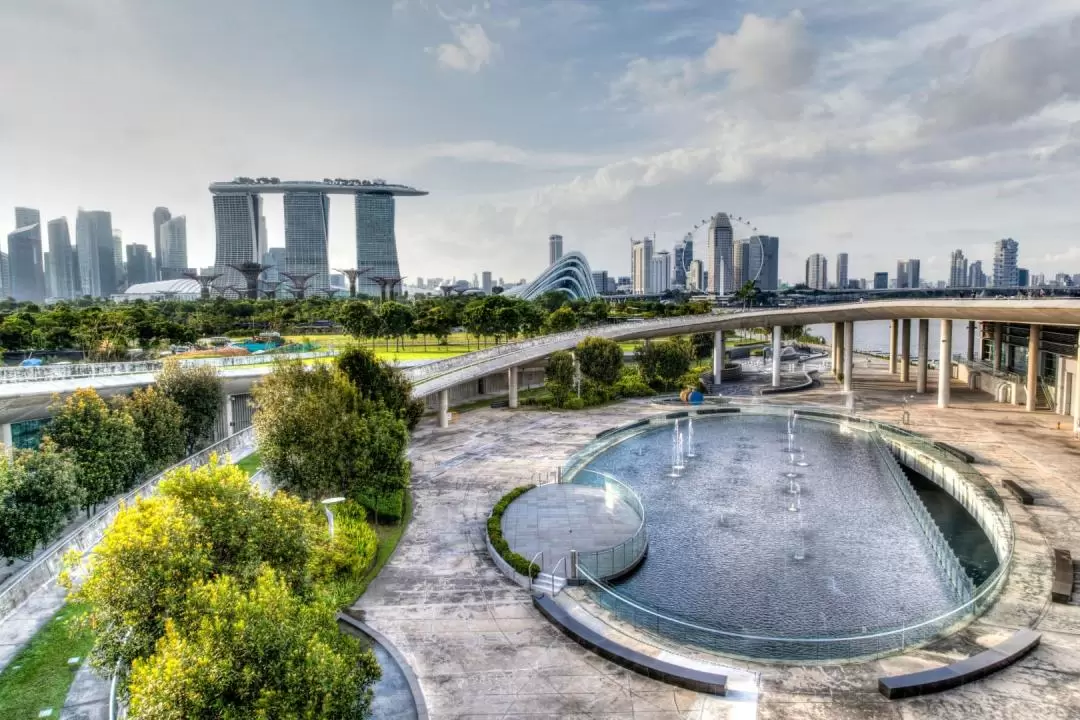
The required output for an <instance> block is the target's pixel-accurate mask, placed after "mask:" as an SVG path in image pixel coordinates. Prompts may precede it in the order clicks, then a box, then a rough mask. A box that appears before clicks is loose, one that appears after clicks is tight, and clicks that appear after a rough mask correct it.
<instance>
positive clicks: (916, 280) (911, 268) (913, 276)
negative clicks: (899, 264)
mask: <svg viewBox="0 0 1080 720" xmlns="http://www.w3.org/2000/svg"><path fill="white" fill-rule="evenodd" d="M921 265H922V261H921V260H919V259H918V258H911V259H910V260H908V261H907V271H908V287H910V288H919V287H922V276H921V273H920V271H919V267H920V266H921Z"/></svg>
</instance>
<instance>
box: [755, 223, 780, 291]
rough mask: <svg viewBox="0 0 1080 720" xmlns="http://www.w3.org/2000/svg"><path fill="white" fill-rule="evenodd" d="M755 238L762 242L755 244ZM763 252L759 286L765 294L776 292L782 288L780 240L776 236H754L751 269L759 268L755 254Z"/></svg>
mask: <svg viewBox="0 0 1080 720" xmlns="http://www.w3.org/2000/svg"><path fill="white" fill-rule="evenodd" d="M755 238H757V240H758V241H759V242H760V245H759V242H755ZM757 252H761V272H760V273H759V274H758V279H757V286H758V289H759V290H763V291H765V292H776V290H777V289H778V288H779V287H780V238H778V237H776V236H775V235H754V236H752V237H751V238H750V267H751V268H756V267H757V260H756V259H755V258H756V255H755V253H757Z"/></svg>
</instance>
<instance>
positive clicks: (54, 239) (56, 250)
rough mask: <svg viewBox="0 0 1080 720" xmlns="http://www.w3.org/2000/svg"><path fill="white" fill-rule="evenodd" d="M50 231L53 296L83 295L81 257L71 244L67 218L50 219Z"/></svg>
mask: <svg viewBox="0 0 1080 720" xmlns="http://www.w3.org/2000/svg"><path fill="white" fill-rule="evenodd" d="M48 231H49V273H50V278H49V285H50V289H51V291H52V296H53V297H58V298H65V299H71V298H77V297H80V296H82V278H81V276H80V274H79V258H78V255H76V254H75V250H74V248H72V246H71V230H70V228H69V227H68V221H67V218H64V217H62V218H56V219H55V220H50V221H49V225H48Z"/></svg>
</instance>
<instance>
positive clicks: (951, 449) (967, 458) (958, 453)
mask: <svg viewBox="0 0 1080 720" xmlns="http://www.w3.org/2000/svg"><path fill="white" fill-rule="evenodd" d="M934 445H936V446H937V447H938V449H939V450H943V451H944V452H947V453H949V454H950V455H952V456H953V457H956V458H959V459H960V460H963V461H964V462H966V463H973V462H975V456H974V455H972V454H971V453H967V452H964V451H963V450H961V449H960V448H958V447H956V446H954V445H949V444H948V443H943V442H935V443H934Z"/></svg>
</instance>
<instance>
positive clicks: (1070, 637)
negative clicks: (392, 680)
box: [356, 361, 1080, 720]
mask: <svg viewBox="0 0 1080 720" xmlns="http://www.w3.org/2000/svg"><path fill="white" fill-rule="evenodd" d="M854 383H855V399H854V405H855V409H856V411H857V412H859V413H862V414H865V415H868V416H871V417H875V418H878V419H880V420H883V421H888V422H892V423H897V424H899V423H900V422H901V413H902V408H901V404H902V401H903V398H904V397H905V396H908V395H912V394H913V393H914V383H909V384H908V385H907V386H906V387H904V386H901V384H900V383H899V381H898V380H897V379H895V378H893V377H892V376H889V375H888V374H887V372H886V371H885V369H884V367H883V364H882V363H879V362H877V361H875V362H874V363H872V364H871V366H870V367H867V366H866V365H863V364H861V361H860V364H859V365H858V367H857V370H856V373H855V377H854ZM930 390H931V393H932V392H933V391H934V388H933V383H932V382H931V388H930ZM935 397H936V396H934V395H932V394H928V395H925V396H921V397H919V398H918V399H917V400H915V401H913V402H912V404H911V405H910V414H911V425H910V427H911V428H912V429H914V430H917V431H919V432H922V433H925V434H927V435H928V436H930V437H932V438H934V439H936V440H943V441H945V442H949V443H951V444H954V445H957V446H959V447H961V448H963V449H965V450H967V451H969V452H971V453H972V454H973V455H975V457H976V458H977V460H976V465H977V467H978V468H979V469H980V471H982V472H983V473H984V474H985V475H986V477H987V478H988V479H989V480H990V481H991V482H992V483H993V484H994V485H995V486H997V487H1000V482H1001V480H1002V479H1005V478H1014V479H1017V480H1018V481H1020V482H1022V483H1023V484H1024V485H1025V486H1026V487H1028V488H1030V489H1031V490H1032V491H1033V492H1034V493H1035V494H1036V497H1037V504H1036V505H1034V506H1030V507H1023V506H1020V505H1019V504H1018V503H1017V502H1015V501H1014V500H1013V499H1012V497H1011V496H1006V497H1005V502H1006V504H1007V506H1008V509H1009V511H1010V513H1011V515H1012V517H1013V520H1014V524H1015V527H1016V534H1017V557H1016V560H1015V562H1014V568H1013V572H1012V574H1011V576H1010V580H1009V582H1008V583H1007V585H1006V587H1005V590H1004V591H1003V594H1002V597H1001V598H1000V599H999V600H998V602H997V603H996V604H995V605H994V606H993V607H992V608H991V610H990V611H989V612H988V613H987V614H986V615H984V616H983V617H982V618H981V619H980V620H978V621H976V622H975V623H972V625H971V626H969V627H968V628H966V629H964V630H963V631H962V632H960V633H958V634H957V635H955V636H953V637H951V638H947V639H944V640H941V641H938V642H936V643H934V644H932V645H931V646H928V647H926V648H922V649H918V650H914V651H912V652H910V653H908V654H907V655H904V656H901V657H894V658H888V659H885V660H879V661H876V662H867V663H853V664H847V665H825V666H803V667H799V666H795V667H789V666H781V665H761V664H758V665H754V664H750V663H742V662H738V663H737V662H735V661H730V662H731V664H735V665H738V666H739V667H740V668H741V671H739V672H737V673H735V674H734V677H735V678H736V681H737V682H734V683H733V687H734V689H735V691H734V692H731V693H729V695H728V696H727V697H713V696H706V695H701V694H699V693H694V692H690V691H686V690H681V689H677V688H674V687H671V686H668V685H664V684H662V683H659V682H657V681H654V680H650V679H648V678H646V677H643V676H641V675H638V674H636V673H633V672H630V671H628V670H624V669H622V668H620V667H618V666H616V665H614V664H612V663H610V662H607V661H605V660H603V659H601V658H600V657H598V656H596V655H594V654H592V653H590V652H588V651H586V650H584V649H583V648H581V647H580V646H579V645H577V644H576V643H574V642H573V641H571V640H569V639H568V638H566V637H565V636H563V635H562V634H561V633H560V632H559V631H558V630H556V629H555V628H554V627H553V626H552V625H550V624H549V623H548V622H547V621H546V620H544V619H543V617H542V616H540V614H539V613H538V612H537V611H536V610H534V608H533V607H532V604H531V601H530V598H529V595H528V593H527V592H525V591H524V590H522V589H521V588H519V587H518V586H516V585H514V584H513V583H512V582H510V581H509V580H507V579H506V578H505V577H503V576H502V575H501V574H500V573H499V572H498V571H497V570H496V568H495V566H494V564H493V563H492V562H491V560H490V559H489V558H488V556H487V551H486V548H485V544H484V534H483V533H484V527H485V521H486V518H487V515H488V513H489V512H490V510H491V507H492V505H493V504H494V503H495V502H496V501H498V499H499V498H500V497H501V496H502V495H503V494H505V493H506V492H507V491H508V490H510V489H512V488H514V487H517V486H518V485H522V484H526V483H528V482H530V481H531V479H532V478H533V476H534V474H535V473H537V472H547V471H551V470H554V469H555V468H556V467H557V466H559V465H561V464H562V462H563V461H564V460H565V459H566V458H567V457H569V456H570V455H571V454H573V453H574V452H575V451H576V450H578V449H579V448H581V447H582V446H584V445H585V444H587V443H588V442H589V441H590V440H591V439H592V438H593V436H594V435H595V433H596V432H598V431H600V430H603V429H606V428H609V427H612V426H615V425H621V424H624V423H627V422H630V421H632V420H635V419H638V418H641V417H644V416H647V415H653V414H659V413H661V412H662V411H661V410H659V409H657V408H656V407H654V406H652V405H650V404H649V403H648V402H644V401H642V402H627V403H621V404H618V405H613V406H608V407H604V408H596V409H591V410H585V411H578V412H552V411H540V410H526V409H523V410H516V411H511V410H507V409H497V410H492V409H484V410H477V411H473V412H469V413H466V414H464V415H462V416H460V417H459V418H458V419H457V420H456V421H455V423H454V424H453V425H451V427H450V428H448V429H445V430H439V429H438V428H436V427H434V422H433V421H431V420H427V421H425V422H424V423H423V424H422V426H421V428H419V429H418V431H417V433H416V436H415V440H414V444H413V452H412V456H413V458H414V462H415V466H416V473H415V477H414V494H415V516H414V519H413V522H412V524H411V525H410V527H409V529H408V531H407V533H406V535H405V537H404V538H403V540H402V543H401V545H400V546H399V547H398V550H397V552H396V554H395V555H394V557H393V558H392V559H391V560H390V562H389V563H388V564H387V566H386V568H385V569H384V570H383V572H382V573H381V574H380V575H379V577H378V578H377V579H376V580H375V581H374V582H373V583H372V584H371V586H370V587H369V589H368V591H367V593H366V594H365V595H364V596H363V597H362V598H361V599H360V601H359V602H358V603H357V606H356V609H357V611H359V612H361V613H362V614H363V615H364V616H365V619H366V622H368V623H369V624H370V625H371V626H372V627H374V628H375V629H377V630H379V631H380V632H382V633H383V634H385V635H386V636H387V637H388V638H389V639H390V640H391V641H392V642H393V643H394V644H395V645H396V646H397V647H398V648H399V649H400V650H401V651H402V653H403V654H404V656H405V657H406V658H407V659H408V661H409V663H410V664H411V666H412V668H413V670H414V671H415V673H416V675H417V676H418V678H419V682H420V685H421V687H422V689H423V691H424V695H425V698H426V701H427V705H428V708H429V711H430V713H431V717H433V718H493V717H498V718H508V719H519V718H586V717H588V718H765V719H773V718H784V719H787V718H792V719H795V718H799V719H803V718H807V719H817V718H842V719H848V718H850V719H852V720H854V719H855V718H874V719H876V718H896V719H897V720H900V719H903V720H916V719H922V718H926V719H927V720H929V719H930V718H957V719H959V718H1001V719H1011V718H1017V719H1018V720H1019V719H1025V720H1026V719H1027V718H1039V720H1057V719H1058V718H1060V719H1062V720H1065V719H1068V718H1074V719H1075V718H1080V606H1076V605H1060V604H1051V603H1050V602H1049V584H1050V581H1049V573H1050V549H1051V548H1052V547H1063V548H1067V549H1070V550H1072V551H1073V555H1074V557H1076V556H1080V477H1078V476H1080V473H1078V469H1080V441H1077V440H1076V439H1074V438H1073V435H1072V432H1071V427H1066V426H1065V424H1064V423H1063V424H1062V427H1061V428H1060V429H1059V428H1058V425H1057V424H1058V421H1059V419H1060V418H1059V417H1058V416H1055V415H1051V414H1048V413H1035V414H1028V413H1024V412H1023V411H1022V410H1020V409H1018V408H1015V407H1013V406H1006V405H998V404H995V403H993V402H992V399H991V398H990V396H989V395H986V394H983V393H978V392H972V391H967V390H965V389H963V388H961V387H960V386H959V385H958V384H954V387H953V407H951V408H949V409H946V410H939V409H937V408H936V407H934V399H935ZM776 401H778V402H807V403H817V404H822V405H832V406H835V407H837V408H843V407H845V405H846V404H847V402H848V399H847V398H846V396H844V395H843V394H842V393H840V392H838V388H837V386H836V384H835V383H834V382H833V381H832V380H831V379H824V382H823V384H822V387H820V388H816V389H813V390H810V391H807V392H805V393H799V394H795V395H788V396H782V397H778V398H776ZM647 511H648V508H646V512H647ZM596 621H602V619H601V618H597V619H596ZM1021 627H1034V628H1035V629H1037V630H1038V631H1040V632H1041V633H1042V634H1043V641H1042V645H1041V647H1040V648H1038V649H1037V650H1036V651H1035V652H1034V653H1032V654H1031V655H1029V656H1028V657H1027V658H1025V659H1023V660H1022V661H1020V662H1019V663H1018V664H1017V665H1015V666H1013V667H1011V668H1009V669H1006V670H1004V671H1003V672H1000V673H998V674H997V675H995V676H993V677H991V678H989V679H987V680H984V681H980V682H977V683H973V684H971V685H968V686H965V687H963V688H961V689H958V690H953V691H949V692H946V693H943V694H940V695H933V696H927V697H924V698H917V699H911V700H901V701H891V702H890V701H887V700H885V699H884V698H882V697H881V696H880V695H879V694H878V693H877V688H876V678H877V677H878V676H879V675H881V674H890V673H899V672H906V671H910V670H914V669H920V668H924V667H930V666H934V665H941V664H946V663H949V662H952V661H954V660H956V659H960V658H963V657H967V656H968V655H971V654H972V653H974V652H977V651H978V650H979V649H981V648H982V647H984V646H988V645H992V644H994V643H996V642H998V641H1000V640H1001V639H1003V638H1004V637H1006V636H1007V635H1008V634H1009V633H1010V632H1011V631H1013V630H1014V629H1017V628H1021ZM619 630H620V629H619V628H618V627H617V626H616V625H615V624H611V625H609V626H608V628H607V632H609V633H611V634H614V633H618V632H619ZM641 641H642V640H641V638H638V639H636V640H634V642H641ZM651 650H652V653H653V654H656V655H659V656H665V654H667V653H670V650H669V649H667V648H664V647H659V646H658V647H653V648H652V649H651ZM686 655H692V653H684V656H686ZM711 660H712V661H713V662H721V663H723V662H725V661H723V660H718V659H717V658H715V657H714V658H711Z"/></svg>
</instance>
